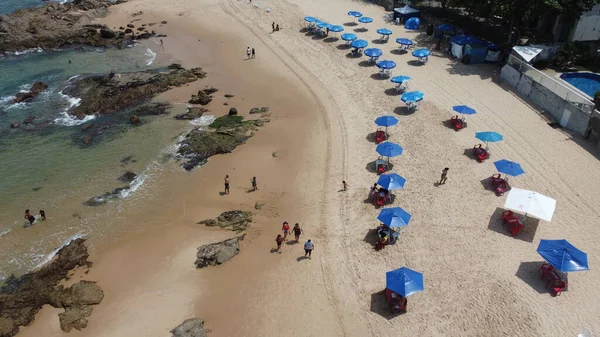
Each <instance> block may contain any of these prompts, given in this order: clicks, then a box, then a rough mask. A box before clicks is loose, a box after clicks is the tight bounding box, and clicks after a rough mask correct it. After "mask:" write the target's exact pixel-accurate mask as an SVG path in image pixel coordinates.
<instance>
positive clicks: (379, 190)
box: [369, 183, 390, 200]
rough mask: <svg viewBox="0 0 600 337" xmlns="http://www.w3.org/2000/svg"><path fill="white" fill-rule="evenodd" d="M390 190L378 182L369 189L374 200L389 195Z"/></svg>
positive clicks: (370, 197) (370, 198)
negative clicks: (378, 184)
mask: <svg viewBox="0 0 600 337" xmlns="http://www.w3.org/2000/svg"><path fill="white" fill-rule="evenodd" d="M389 193H390V191H388V190H387V189H385V188H383V187H377V183H375V184H373V186H371V190H370V191H369V200H373V199H374V198H375V197H382V198H384V197H386V196H388V195H389Z"/></svg>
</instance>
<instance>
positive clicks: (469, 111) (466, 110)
mask: <svg viewBox="0 0 600 337" xmlns="http://www.w3.org/2000/svg"><path fill="white" fill-rule="evenodd" d="M452 110H454V111H456V112H458V113H459V114H463V115H474V114H476V113H477V111H475V109H473V108H470V107H468V106H466V105H455V106H453V107H452Z"/></svg>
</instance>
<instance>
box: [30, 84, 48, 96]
mask: <svg viewBox="0 0 600 337" xmlns="http://www.w3.org/2000/svg"><path fill="white" fill-rule="evenodd" d="M46 89H48V85H47V84H46V83H43V82H35V83H34V84H33V85H32V86H31V88H30V89H29V91H31V92H34V93H36V94H39V93H40V92H42V91H44V90H46Z"/></svg>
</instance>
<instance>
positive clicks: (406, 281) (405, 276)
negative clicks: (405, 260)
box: [385, 267, 425, 297]
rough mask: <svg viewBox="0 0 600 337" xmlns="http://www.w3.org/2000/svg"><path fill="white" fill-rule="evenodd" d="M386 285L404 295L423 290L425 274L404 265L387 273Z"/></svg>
mask: <svg viewBox="0 0 600 337" xmlns="http://www.w3.org/2000/svg"><path fill="white" fill-rule="evenodd" d="M385 287H386V288H387V289H389V290H391V291H393V292H395V293H396V294H400V295H401V296H402V297H407V296H410V295H413V294H416V293H419V292H421V291H423V289H425V288H424V285H423V274H421V273H419V272H416V271H414V270H412V269H408V268H406V267H402V268H400V269H396V270H392V271H388V272H387V273H385Z"/></svg>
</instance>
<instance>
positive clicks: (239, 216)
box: [198, 211, 252, 232]
mask: <svg viewBox="0 0 600 337" xmlns="http://www.w3.org/2000/svg"><path fill="white" fill-rule="evenodd" d="M251 222H252V213H250V212H244V211H227V212H223V213H221V215H219V216H218V217H217V218H216V219H206V220H202V221H200V222H198V224H200V225H206V226H209V227H221V228H224V229H229V230H232V231H235V232H242V231H244V230H246V228H248V226H250V223H251Z"/></svg>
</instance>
